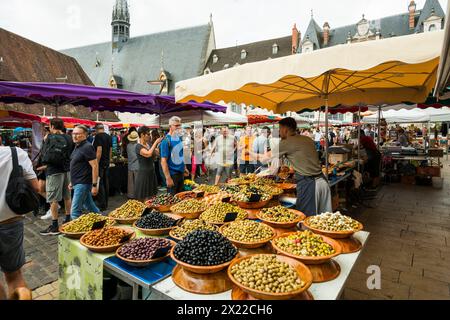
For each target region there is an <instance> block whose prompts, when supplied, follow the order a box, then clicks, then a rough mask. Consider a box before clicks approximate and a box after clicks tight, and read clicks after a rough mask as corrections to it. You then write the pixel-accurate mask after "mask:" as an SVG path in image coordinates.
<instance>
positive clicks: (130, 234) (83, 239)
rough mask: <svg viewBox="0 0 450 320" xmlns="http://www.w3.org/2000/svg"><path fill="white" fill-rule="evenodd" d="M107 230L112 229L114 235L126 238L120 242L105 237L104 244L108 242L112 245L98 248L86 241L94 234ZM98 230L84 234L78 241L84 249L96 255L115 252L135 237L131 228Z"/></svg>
mask: <svg viewBox="0 0 450 320" xmlns="http://www.w3.org/2000/svg"><path fill="white" fill-rule="evenodd" d="M108 229H114V230H115V231H114V232H115V233H116V234H117V233H120V236H122V237H124V238H126V239H123V240H122V241H121V240H117V239H116V240H114V241H112V240H111V236H107V237H105V238H104V239H105V242H106V243H108V241H110V242H114V243H113V244H106V245H103V246H98V245H92V244H91V242H90V240H88V239H89V238H90V237H91V236H92V235H93V234H94V233H98V232H99V231H100V230H108ZM118 229H119V230H122V232H120V231H119V230H118ZM100 230H94V231H90V232H88V233H86V234H84V235H83V236H82V237H81V239H80V243H81V244H82V245H83V246H85V247H86V248H88V249H89V250H90V251H92V252H96V253H109V252H114V251H116V250H117V249H118V248H119V247H121V246H122V245H123V244H124V243H125V242H127V241H130V240H133V239H134V238H135V237H136V232H135V231H134V229H132V228H119V227H110V228H103V229H100Z"/></svg>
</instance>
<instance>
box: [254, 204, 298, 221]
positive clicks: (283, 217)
mask: <svg viewBox="0 0 450 320" xmlns="http://www.w3.org/2000/svg"><path fill="white" fill-rule="evenodd" d="M261 218H262V219H264V220H267V221H271V222H279V223H289V222H293V221H295V220H297V219H298V215H297V214H295V213H294V212H292V211H290V210H289V209H287V208H286V207H283V206H277V207H272V208H264V209H262V210H261Z"/></svg>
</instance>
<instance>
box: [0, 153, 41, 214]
mask: <svg viewBox="0 0 450 320" xmlns="http://www.w3.org/2000/svg"><path fill="white" fill-rule="evenodd" d="M11 156H12V161H13V170H12V172H11V176H10V177H9V181H8V186H7V187H6V195H5V199H6V203H7V204H8V206H9V208H10V209H11V210H12V211H13V212H15V213H16V214H27V213H29V212H31V211H34V210H37V209H38V208H39V197H38V194H37V193H36V191H34V189H33V188H32V187H31V185H30V184H29V183H28V181H27V180H25V178H24V177H23V168H22V167H21V166H20V165H19V160H18V157H17V150H16V148H15V147H11Z"/></svg>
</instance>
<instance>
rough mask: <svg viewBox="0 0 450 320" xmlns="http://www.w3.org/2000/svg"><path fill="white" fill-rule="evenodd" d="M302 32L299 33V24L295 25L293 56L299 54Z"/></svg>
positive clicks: (293, 29) (293, 30)
mask: <svg viewBox="0 0 450 320" xmlns="http://www.w3.org/2000/svg"><path fill="white" fill-rule="evenodd" d="M300 36H301V35H300V32H298V29H297V24H296V23H294V27H292V54H296V53H297V49H298V44H299V43H300Z"/></svg>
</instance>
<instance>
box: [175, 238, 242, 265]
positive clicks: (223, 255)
mask: <svg viewBox="0 0 450 320" xmlns="http://www.w3.org/2000/svg"><path fill="white" fill-rule="evenodd" d="M173 253H174V255H175V258H177V259H178V260H180V261H182V262H185V263H187V264H190V265H194V266H216V265H219V264H223V263H226V262H229V261H231V260H232V259H234V257H236V255H237V253H238V250H237V248H236V247H235V246H234V245H233V244H232V243H231V242H230V240H228V239H227V238H225V237H224V236H223V235H221V234H220V233H219V232H217V231H209V230H196V231H193V232H191V233H189V234H188V235H187V236H186V237H185V238H184V239H183V240H181V241H180V242H178V244H177V245H176V246H175V249H174V252H173Z"/></svg>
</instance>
